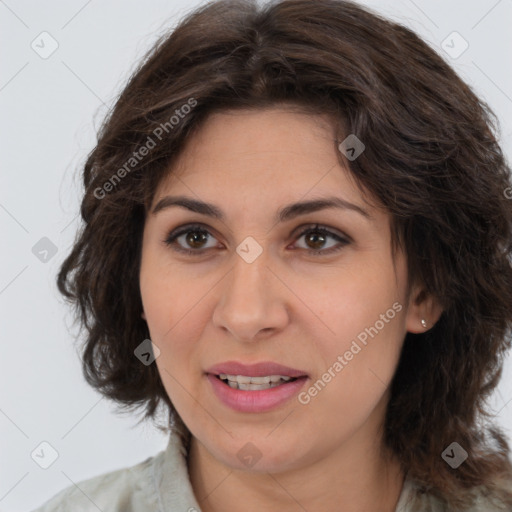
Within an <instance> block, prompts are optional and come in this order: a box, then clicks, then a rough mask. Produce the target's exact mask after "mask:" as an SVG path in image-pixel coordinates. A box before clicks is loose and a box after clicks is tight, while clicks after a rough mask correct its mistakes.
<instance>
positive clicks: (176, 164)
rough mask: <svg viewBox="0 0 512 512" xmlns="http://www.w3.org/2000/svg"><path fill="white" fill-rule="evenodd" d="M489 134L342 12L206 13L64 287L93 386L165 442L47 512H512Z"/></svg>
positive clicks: (428, 67) (95, 213)
mask: <svg viewBox="0 0 512 512" xmlns="http://www.w3.org/2000/svg"><path fill="white" fill-rule="evenodd" d="M492 116H493V114H492V112H491V111H490V109H489V108H488V106H487V105H486V104H485V103H484V102H483V101H482V100H480V99H479V98H477V97H476V96H475V94H474V93H473V92H472V91H471V89H470V88H469V87H468V86H467V85H466V84H465V83H464V82H463V81H462V80H461V79H460V78H459V77H458V76H457V75H456V74H455V72H454V71H453V70H452V69H451V68H450V67H449V66H448V65H447V64H446V63H445V62H444V61H443V60H442V59H441V58H440V57H439V56H438V55H437V54H436V53H435V52H434V51H433V50H432V49H431V48H430V47H429V46H428V45H427V44H426V43H424V42H423V41H421V40H420V39H419V38H418V36H416V35H415V34H413V33H412V32H411V31H410V30H408V29H407V28H405V27H403V26H401V25H398V24H395V23H393V22H390V21H388V20H385V19H383V18H381V17H379V16H377V15H375V14H373V13H371V12H369V11H368V10H366V9H363V8H362V7H360V6H358V5H356V4H354V3H351V2H346V1H339V0H317V1H314V2H312V1H310V0H285V1H281V2H274V3H272V4H268V5H266V6H262V7H258V6H257V5H256V4H255V3H254V2H242V1H219V2H213V3H210V4H208V5H206V6H204V7H202V8H200V9H198V10H197V11H195V12H194V13H192V14H191V15H189V16H188V17H187V18H186V19H184V20H183V21H182V23H181V24H180V25H179V27H178V28H176V29H175V30H174V31H173V33H172V34H170V35H169V36H167V37H164V38H162V39H161V40H160V41H159V42H158V43H157V45H155V47H154V48H153V50H152V51H151V52H150V54H148V56H147V58H146V59H145V60H144V62H143V63H142V64H141V65H140V67H139V68H138V69H137V70H136V72H135V73H134V75H133V76H132V78H131V79H130V81H129V83H128V85H127V86H126V88H125V89H124V91H123V92H122V94H121V96H120V97H119V99H118V101H117V103H116V105H115V108H114V109H113V110H112V112H111V113H110V115H109V117H108V119H106V121H105V123H104V125H103V127H102V129H101V131H100V134H99V135H100V136H99V140H98V144H97V146H96V148H94V150H93V151H92V153H91V154H90V155H89V158H88V160H87V162H86V165H85V168H84V184H85V194H84V198H83V203H82V209H81V212H82V218H83V220H84V227H83V230H82V231H81V233H80V236H79V238H78V239H77V242H76V244H75V246H74V248H73V250H72V252H71V254H70V255H69V256H68V258H67V259H66V261H65V262H64V264H63V266H62V268H61V270H60V273H59V276H58V285H59V289H60V291H61V292H62V293H63V294H64V295H65V296H66V297H67V298H68V299H69V300H70V301H72V302H73V303H74V304H75V305H76V307H77V311H78V313H79V315H80V319H81V321H82V322H83V325H84V327H85V328H86V332H87V340H86V343H85V346H84V352H83V366H84V372H85V376H86V378H87V380H88V382H89V383H90V384H91V385H92V386H94V387H95V388H96V389H98V390H99V391H101V392H102V393H103V394H104V395H106V396H108V397H109V398H111V399H113V400H115V401H116V402H118V403H119V404H121V405H123V406H125V407H132V408H135V407H139V406H144V407H145V416H144V417H145V418H154V417H155V414H156V411H157V408H158V406H159V405H162V406H163V407H164V408H166V409H167V410H168V412H169V425H168V427H169V432H170V436H169V444H168V447H167V449H166V450H165V451H163V452H161V453H159V454H158V455H156V456H155V457H151V458H149V459H147V460H145V461H143V462H141V463H140V464H138V465H136V466H133V467H131V468H125V469H121V470H118V471H115V472H111V473H108V474H104V475H99V476H98V477H95V478H93V479H90V480H87V481H84V482H81V483H80V484H79V485H78V488H77V487H75V486H71V487H69V488H68V489H65V490H64V491H62V492H61V493H59V494H58V495H57V496H55V497H54V498H53V499H52V500H50V501H49V502H48V503H46V504H45V505H44V506H43V507H42V508H40V509H39V510H40V511H45V512H47V511H53V510H97V509H100V510H102V511H103V512H107V511H121V510H123V511H127V510H133V511H142V510H144V511H148V510H155V511H156V510H162V511H163V510H169V511H175V510H176V511H177V510H188V511H194V510H201V511H203V512H217V511H225V510H237V509H240V508H241V507H243V508H244V510H248V511H252V510H254V511H255V510H280V511H283V510H284V511H288V510H289V511H292V510H309V511H313V510H324V511H339V510H343V511H345V512H352V511H369V512H373V511H378V512H393V511H395V512H399V511H400V512H418V511H452V510H453V511H463V510H464V511H473V512H476V511H486V512H489V511H497V510H511V509H512V466H511V462H510V458H509V447H508V445H507V442H506V439H505V437H504V435H503V434H502V433H501V432H500V431H499V429H498V428H496V427H495V426H493V425H492V423H487V422H486V421H485V420H487V419H488V417H489V416H490V415H489V413H487V412H486V409H485V399H486V398H487V397H488V396H489V393H490V392H491V391H492V390H493V389H494V388H495V386H496V385H497V383H498V380H499V377H500V373H501V365H502V358H503V356H504V354H505V352H506V350H507V349H508V348H509V347H510V342H509V340H508V338H507V335H508V334H509V333H510V327H511V323H512V309H511V304H512V268H511V264H510V262H511V260H510V256H511V252H512V234H511V233H512V231H511V227H512V203H511V201H510V200H509V199H508V198H507V194H506V190H509V188H508V187H510V182H509V175H510V169H509V167H508V165H507V163H506V161H505V159H504V156H503V154H502V151H501V149H500V147H499V145H498V143H497V140H496V137H495V135H494V133H493V128H494V125H493V122H492ZM166 427H167V426H166Z"/></svg>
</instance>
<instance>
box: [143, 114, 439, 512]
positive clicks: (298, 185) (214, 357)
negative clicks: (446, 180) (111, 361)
mask: <svg viewBox="0 0 512 512" xmlns="http://www.w3.org/2000/svg"><path fill="white" fill-rule="evenodd" d="M334 140H335V136H334V131H333V127H332V126H331V124H330V123H329V121H328V120H327V118H325V117H323V116H316V115H315V116H314V115H310V114H309V115H308V114H304V113H299V112H295V111H293V110H292V109H290V108H287V107H280V108H277V107H275V108H269V109H265V110H254V111H237V112H222V113H217V114H214V115H211V116H210V117H209V118H208V120H207V121H206V123H205V124H204V125H203V126H202V127H201V129H200V131H199V132H197V133H196V134H195V135H194V136H193V137H192V138H190V139H189V141H188V143H187V145H186V147H185V148H184V151H183V152H182V153H181V155H180V158H179V160H178V161H177V162H176V164H175V166H174V167H173V172H172V174H170V175H169V176H168V177H167V178H166V179H165V180H163V181H162V182H161V183H160V185H159V187H158V190H157V192H156V194H155V198H154V201H153V205H152V206H154V205H155V204H156V203H157V202H158V201H159V200H160V199H161V198H162V197H164V196H166V195H169V194H172V195H186V196H188V197H191V198H193V199H200V200H203V201H207V202H209V203H213V204H215V205H217V206H218V207H219V208H220V209H222V210H223V212H224V214H225V216H226V218H225V220H224V221H220V220H218V219H215V218H212V217H209V216H206V215H203V214H199V213H194V212H191V211H189V210H187V209H184V208H181V207H176V206H173V207H169V208H167V209H164V210H161V211H160V212H158V213H157V214H156V215H154V214H152V213H148V215H147V218H146V223H145V227H144V235H143V247H142V260H141V268H140V289H141V295H142V301H143V307H144V311H143V314H142V316H143V318H145V319H146V321H147V323H148V327H149V331H150V334H151V339H152V341H153V343H154V344H155V345H157V346H158V347H159V349H160V352H161V353H160V356H159V357H158V358H157V359H156V364H157V367H158V370H159V372H160V375H161V378H162V381H163V384H164V386H165V389H166V391H167V393H168V395H169V397H170V399H171V401H172V403H173V404H174V406H175V408H176V410H177V412H178V413H179V415H180V416H181V418H182V419H183V421H184V422H185V424H186V425H187V427H188V429H189V430H190V432H191V433H192V440H191V445H190V453H189V457H188V469H189V475H190V480H191V483H192V487H193V489H194V493H195V495H196V497H197V499H198V501H199V503H200V506H201V508H202V510H203V511H205V512H212V511H219V512H220V511H226V510H239V509H240V504H241V503H243V508H244V510H245V511H246V512H251V511H260V510H280V511H299V510H304V509H305V510H309V511H312V510H323V511H324V512H329V511H333V512H334V511H336V512H338V511H339V510H343V511H344V512H356V511H361V510H365V511H374V510H375V511H377V510H378V511H379V512H392V511H394V510H395V507H396V503H397V501H398V498H399V495H400V492H401V490H402V485H403V481H404V474H403V472H402V470H401V468H400V466H399V464H398V463H397V461H396V460H395V459H394V458H393V456H391V454H386V453H385V451H383V450H381V447H382V426H383V422H384V415H385V411H386V405H387V403H388V400H389V384H390V382H391V379H392V377H393V374H394V372H395V369H396V366H397V363H398V358H399V355H400V350H401V347H402V344H403V340H404V337H405V335H406V333H407V331H409V332H423V331H425V330H426V329H425V328H424V327H422V324H421V319H422V318H423V319H425V320H426V321H427V324H428V327H427V328H430V327H432V325H433V324H434V323H435V322H436V321H437V319H438V318H439V315H440V314H441V310H440V309H439V307H438V306H437V305H436V304H435V302H434V301H433V300H432V299H431V298H430V297H428V296H426V295H425V294H424V293H422V288H421V287H420V286H414V287H413V288H412V292H411V294H410V295H409V296H406V287H407V272H406V258H405V255H404V254H402V253H399V254H398V255H397V258H396V260H395V262H393V259H392V255H391V235H390V224H389V222H390V217H389V215H388V213H387V212H386V211H384V210H383V209H382V208H379V207H378V205H377V204H376V203H375V202H373V203H372V201H368V197H366V198H365V197H363V196H362V194H361V191H360V190H359V189H358V188H357V186H356V184H355V182H354V179H353V178H352V176H351V174H350V173H349V171H347V169H346V168H345V167H343V166H342V165H341V164H340V163H339V161H338V156H337V154H336V151H337V149H336V144H335V142H334ZM333 195H336V196H337V197H341V198H343V199H345V200H346V201H349V202H350V203H353V204H355V205H358V206H360V207H361V208H363V209H365V210H366V211H367V212H368V213H369V214H370V216H371V218H370V219H367V218H365V217H364V216H363V215H361V214H359V213H357V212H356V211H353V210H350V209H324V210H321V211H317V212H313V213H308V214H305V215H301V216H300V217H297V218H295V219H293V220H289V221H286V222H284V223H276V222H275V221H274V215H275V213H276V212H277V210H278V209H279V208H281V207H282V206H284V205H286V204H289V203H292V202H296V201H303V200H308V199H313V198H320V197H326V196H333ZM369 197H370V199H371V196H369ZM189 223H201V224H202V229H205V230H206V231H207V232H208V234H207V236H208V238H207V239H206V240H202V239H201V238H199V242H198V243H197V242H196V243H194V239H193V238H192V244H191V240H190V236H191V235H192V236H193V234H194V230H193V229H192V231H193V232H192V233H190V234H189V235H188V237H189V238H188V239H187V235H183V236H181V237H180V238H179V241H176V242H175V244H176V245H175V246H178V247H179V246H181V247H183V248H187V249H190V250H195V251H196V252H199V251H201V250H202V251H203V252H202V255H199V256H194V255H187V254H183V253H180V252H178V251H176V250H174V249H173V247H172V246H168V245H165V244H164V243H163V241H164V240H165V239H166V238H167V236H168V234H169V233H170V232H171V231H173V230H176V228H178V227H180V226H184V225H186V224H189ZM316 223H318V224H320V225H321V226H325V227H326V228H328V229H329V230H330V231H332V232H334V233H335V234H339V235H341V236H342V237H343V236H345V237H349V240H350V242H349V243H348V244H344V245H342V244H340V243H339V242H338V241H337V240H336V239H334V238H332V237H330V236H328V237H326V238H325V240H323V241H322V240H320V242H319V241H315V239H314V234H315V233H314V232H313V234H311V233H310V234H309V235H308V234H307V233H306V234H305V235H301V233H302V231H303V229H302V228H301V226H303V228H307V227H309V226H310V225H311V224H316ZM248 236H251V237H253V238H254V239H255V240H256V241H257V243H258V244H259V245H260V247H261V248H262V250H263V252H262V253H261V254H260V255H259V256H258V257H257V258H256V259H255V260H254V261H253V262H252V263H247V261H245V260H244V259H243V258H241V257H240V256H239V255H238V253H237V252H236V248H237V246H238V245H239V244H240V243H241V242H242V241H243V240H244V239H245V238H246V237H248ZM196 237H197V234H196ZM187 242H188V243H187ZM336 246H338V247H341V248H340V250H339V251H336V252H332V253H330V254H328V253H327V252H326V251H327V250H328V249H329V248H331V247H336ZM314 249H317V250H323V251H324V254H317V255H315V254H313V253H312V250H314ZM397 302H398V303H399V304H400V305H401V306H402V308H401V310H400V311H399V312H397V313H396V315H395V316H394V318H393V319H391V320H389V321H388V322H386V323H385V324H384V327H383V328H382V329H380V330H379V332H378V335H376V336H375V337H374V338H369V340H368V343H367V345H366V346H363V348H362V350H361V351H360V352H358V353H357V355H355V356H354V357H353V359H352V360H351V361H348V362H347V364H346V366H344V368H343V370H342V371H341V372H339V373H336V377H334V378H332V380H331V381H330V382H329V383H328V384H327V385H326V386H325V387H324V388H323V389H322V390H321V391H320V392H318V394H317V395H316V396H315V397H314V398H311V400H310V401H309V403H307V404H305V405H303V404H301V403H299V401H298V400H297V397H294V398H292V399H291V400H289V401H288V402H286V403H285V404H283V405H281V406H280V407H279V408H277V409H275V410H273V411H268V412H264V413H258V414H255V413H241V412H236V411H233V410H232V409H230V408H228V407H227V406H225V405H224V404H222V403H221V402H220V401H219V400H218V399H217V398H216V395H215V394H214V393H213V390H212V388H211V385H210V383H209V381H208V380H207V379H206V377H205V375H204V372H205V370H206V369H207V368H208V367H210V366H212V365H213V364H217V363H220V362H223V361H228V360H237V361H241V362H244V363H254V362H259V361H266V360H271V361H275V362H278V363H281V364H284V365H286V366H290V367H292V368H297V369H301V370H303V371H304V373H307V374H308V375H309V376H310V380H309V381H308V382H307V383H306V384H305V386H304V388H303V390H306V391H307V389H308V388H309V387H310V386H311V385H312V384H313V383H315V382H316V381H317V380H318V379H321V377H322V375H323V374H324V373H325V372H326V371H327V370H328V368H330V367H331V368H332V367H333V364H334V363H335V361H336V360H337V358H338V356H339V355H343V354H344V353H345V352H346V351H347V350H348V349H349V348H350V346H351V343H352V341H353V340H354V339H356V337H357V335H358V334H360V333H361V332H362V331H364V329H365V328H367V327H370V326H374V325H375V323H376V321H377V320H379V319H380V318H382V317H381V315H382V314H385V313H386V311H387V310H389V309H390V308H392V305H393V304H394V303H397ZM247 442H251V443H253V444H254V445H255V446H256V447H257V449H258V450H259V452H260V454H261V458H260V459H259V460H258V462H257V463H256V464H254V465H253V466H252V467H247V466H246V465H244V463H243V462H242V461H241V460H240V459H239V458H238V456H237V454H238V452H239V450H240V449H241V448H242V447H243V446H244V445H245V444H246V443H247ZM386 455H389V456H386ZM340 505H342V508H340Z"/></svg>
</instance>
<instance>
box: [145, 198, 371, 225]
mask: <svg viewBox="0 0 512 512" xmlns="http://www.w3.org/2000/svg"><path fill="white" fill-rule="evenodd" d="M172 206H178V207H181V208H186V209H187V210H190V211H191V212H195V213H200V214H202V215H207V216H209V217H213V218H215V219H219V220H220V221H224V220H225V218H226V216H225V214H224V213H223V211H222V210H221V209H220V208H219V207H217V206H215V205H214V204H211V203H206V202H203V201H198V200H196V199H192V198H190V197H186V196H165V197H163V198H162V199H160V201H158V203H157V204H156V205H155V207H154V208H153V211H152V214H153V215H156V214H157V213H158V212H160V211H162V210H165V209H167V208H170V207H172ZM328 208H339V209H343V210H352V211H354V212H357V213H359V214H360V215H362V216H363V217H365V218H366V219H368V220H370V219H373V217H372V216H371V215H370V214H369V213H368V212H367V211H366V210H364V209H363V208H361V207H360V206H358V205H356V204H353V203H350V202H348V201H346V200H345V199H342V198H341V197H326V198H321V199H313V200H310V201H302V202H298V203H291V204H288V205H286V206H284V207H282V208H281V209H279V210H278V212H277V214H276V216H275V218H274V221H275V222H286V221H289V220H292V219H294V218H295V217H298V216H300V215H305V214H307V213H312V212H316V211H319V210H324V209H328Z"/></svg>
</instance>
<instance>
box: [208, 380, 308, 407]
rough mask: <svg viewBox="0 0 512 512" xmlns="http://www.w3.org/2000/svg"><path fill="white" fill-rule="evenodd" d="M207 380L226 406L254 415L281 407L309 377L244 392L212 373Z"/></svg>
mask: <svg viewBox="0 0 512 512" xmlns="http://www.w3.org/2000/svg"><path fill="white" fill-rule="evenodd" d="M267 375H268V374H267ZM207 378H208V380H209V381H210V384H211V385H212V387H213V391H214V393H215V395H216V396H217V398H218V399H219V400H220V401H221V402H222V403H223V404H224V405H227V406H228V407H230V408H231V409H234V410H235V411H238V412H253V413H254V412H265V411H270V410H272V409H275V408H277V407H279V406H280V405H281V404H283V403H284V402H286V401H288V400H289V399H290V398H291V397H293V396H294V395H296V394H297V393H298V392H299V391H300V389H301V388H302V386H304V383H305V382H306V381H307V380H308V377H306V376H304V377H299V378H297V380H294V381H291V382H286V383H285V384H281V385H280V386H276V387H275V388H270V389H261V390H259V391H243V390H241V389H233V388H231V387H229V386H228V385H227V384H224V382H222V381H221V380H220V379H219V378H218V377H216V376H215V375H213V374H211V373H209V374H208V375H207Z"/></svg>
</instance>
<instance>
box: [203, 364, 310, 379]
mask: <svg viewBox="0 0 512 512" xmlns="http://www.w3.org/2000/svg"><path fill="white" fill-rule="evenodd" d="M206 373H211V374H213V375H220V374H221V373H224V374H226V375H245V376H247V377H265V376H267V375H283V376H285V377H307V373H306V372H304V371H303V370H297V369H295V368H290V367H289V366H283V365H282V364H278V363H274V362H272V361H262V362H260V363H255V364H243V363H239V362H238V361H226V362H224V363H219V364H216V365H214V366H211V367H210V368H208V369H207V370H206Z"/></svg>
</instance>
